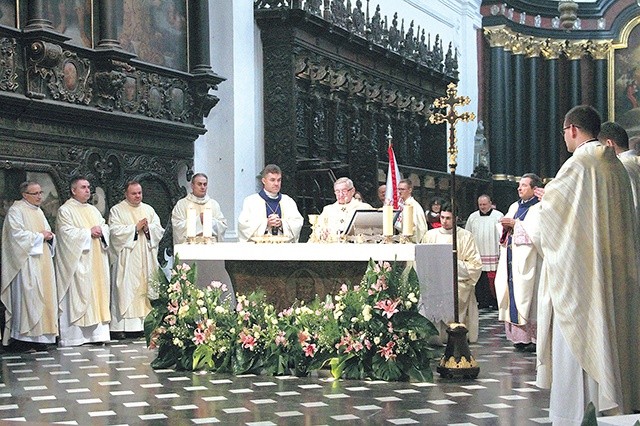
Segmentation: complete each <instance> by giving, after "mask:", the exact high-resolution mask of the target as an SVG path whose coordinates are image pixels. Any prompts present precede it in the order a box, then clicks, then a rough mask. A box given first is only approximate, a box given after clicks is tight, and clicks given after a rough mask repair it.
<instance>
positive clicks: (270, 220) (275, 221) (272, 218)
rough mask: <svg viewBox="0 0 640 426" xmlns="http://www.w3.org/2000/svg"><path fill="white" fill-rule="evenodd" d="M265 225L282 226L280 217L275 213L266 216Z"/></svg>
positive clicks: (271, 226)
mask: <svg viewBox="0 0 640 426" xmlns="http://www.w3.org/2000/svg"><path fill="white" fill-rule="evenodd" d="M267 226H268V227H270V228H280V227H282V219H280V216H278V215H277V214H275V213H272V214H270V215H269V216H267Z"/></svg>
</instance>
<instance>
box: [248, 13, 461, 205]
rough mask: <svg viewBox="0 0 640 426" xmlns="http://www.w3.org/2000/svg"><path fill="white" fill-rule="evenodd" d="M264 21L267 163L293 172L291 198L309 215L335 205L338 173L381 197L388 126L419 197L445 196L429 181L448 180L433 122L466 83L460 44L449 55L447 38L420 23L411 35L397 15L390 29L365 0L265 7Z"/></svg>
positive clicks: (441, 133)
mask: <svg viewBox="0 0 640 426" xmlns="http://www.w3.org/2000/svg"><path fill="white" fill-rule="evenodd" d="M346 3H347V4H348V5H350V4H351V2H346ZM323 4H324V7H323V8H322V5H323ZM255 17H256V21H257V23H258V25H259V27H260V30H261V37H262V43H263V52H264V53H263V56H264V105H265V156H266V159H265V161H266V162H267V163H271V162H273V163H277V164H279V165H280V167H281V168H282V169H283V171H284V172H285V173H286V174H287V178H286V179H285V180H284V191H285V192H288V193H289V194H291V195H293V196H295V197H296V199H297V201H298V204H299V208H300V210H301V212H302V213H303V214H304V215H305V216H306V214H309V213H317V212H318V211H319V210H321V209H322V207H323V206H324V205H326V204H329V203H332V202H334V201H335V198H334V196H333V188H332V186H331V177H332V174H331V173H333V175H335V176H336V177H340V176H348V177H350V178H351V179H353V181H354V183H355V184H356V188H357V190H358V191H360V192H361V193H362V194H363V195H364V198H365V200H368V201H374V200H376V189H377V186H378V183H379V180H380V176H382V175H384V173H386V169H387V161H388V156H387V145H388V141H387V135H388V130H387V129H389V128H390V129H391V132H392V136H393V145H394V150H395V154H396V158H397V160H398V163H399V164H401V172H403V174H405V176H407V175H409V174H411V173H413V174H415V175H417V176H418V177H419V179H420V185H418V188H416V189H417V190H416V191H414V195H416V198H418V199H419V200H420V201H422V202H425V201H426V198H427V197H428V196H429V195H433V193H437V192H439V191H440V185H435V186H434V187H431V188H428V189H427V188H423V183H425V182H426V181H427V176H429V177H430V178H431V180H433V178H434V177H435V178H436V180H437V179H440V178H445V176H446V171H447V168H446V134H445V132H446V128H445V127H444V126H442V125H432V124H429V123H428V120H427V118H428V116H429V114H430V108H431V104H432V102H433V100H434V99H435V98H436V97H439V96H443V95H444V94H445V90H446V86H447V84H448V83H450V82H451V81H456V79H457V60H456V56H457V52H454V51H452V49H451V45H449V48H448V50H447V49H443V43H442V40H440V37H439V36H438V35H435V36H432V35H428V38H427V35H426V34H425V31H424V30H420V29H419V28H418V29H417V32H416V30H415V29H414V26H413V22H412V23H411V25H410V26H408V27H409V28H408V29H407V30H406V31H405V29H404V23H403V24H402V26H401V27H399V26H398V19H397V14H396V16H394V19H393V21H392V22H391V23H388V22H384V21H383V20H382V19H381V14H380V9H379V7H378V8H377V9H376V12H375V13H374V14H373V15H372V16H371V17H370V14H369V11H368V10H367V11H366V13H365V11H363V10H362V2H360V1H357V2H355V8H353V10H348V9H347V6H345V2H343V1H331V2H326V1H325V2H324V3H323V2H320V1H304V2H301V1H297V2H296V1H293V2H284V1H256V2H255ZM432 37H433V38H432ZM445 52H446V53H445ZM445 179H446V178H445ZM445 186H446V185H445Z"/></svg>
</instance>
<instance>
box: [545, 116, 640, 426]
mask: <svg viewBox="0 0 640 426" xmlns="http://www.w3.org/2000/svg"><path fill="white" fill-rule="evenodd" d="M562 129H563V130H562V131H563V134H564V141H565V143H566V146H567V149H568V151H569V152H572V153H573V156H572V157H570V158H569V159H568V160H567V161H566V162H565V163H564V164H563V165H562V167H561V168H560V170H559V171H558V173H557V174H556V177H555V178H554V179H553V180H552V181H551V182H550V183H548V184H547V186H546V187H545V188H544V190H542V189H538V190H536V195H538V196H542V202H541V210H540V224H541V232H540V246H541V249H542V254H543V256H544V260H543V262H542V271H541V276H540V290H539V292H538V342H537V364H538V366H537V379H536V383H537V385H538V386H539V387H543V388H549V387H551V394H550V399H549V402H550V403H549V417H550V418H551V420H552V421H553V424H554V425H563V426H564V425H580V424H581V420H582V418H583V413H584V411H585V408H586V406H587V404H588V403H589V402H593V404H594V405H595V408H596V412H598V413H601V414H623V413H632V412H633V411H634V410H638V409H640V386H638V384H639V383H640V365H639V364H638V362H637V361H636V360H637V354H638V352H639V351H640V334H639V333H638V330H640V316H639V315H638V314H637V310H638V306H640V287H639V284H638V264H637V262H636V255H635V253H636V252H637V249H638V243H637V237H638V231H637V227H636V221H635V220H634V217H633V209H634V207H633V196H632V193H631V184H630V181H629V175H628V174H627V172H626V170H625V168H624V166H623V165H622V163H621V162H620V160H618V158H617V157H616V154H615V152H614V150H613V149H612V148H610V147H606V146H603V145H602V144H600V142H598V141H597V140H596V139H595V137H596V135H597V134H598V132H599V130H600V115H599V113H598V112H597V111H596V110H595V109H594V108H592V107H590V106H585V105H581V106H577V107H574V108H573V109H571V110H570V111H569V112H568V113H567V114H566V115H565V118H564V123H563V126H562Z"/></svg>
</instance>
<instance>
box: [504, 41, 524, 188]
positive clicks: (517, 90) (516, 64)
mask: <svg viewBox="0 0 640 426" xmlns="http://www.w3.org/2000/svg"><path fill="white" fill-rule="evenodd" d="M512 52H513V56H512V62H513V73H512V75H513V84H512V90H513V96H512V98H513V111H512V114H513V115H512V116H513V127H512V128H511V131H512V133H511V134H512V137H511V138H509V139H508V140H510V141H512V146H513V151H512V152H513V167H512V169H511V170H510V171H511V173H510V174H513V175H514V176H515V177H516V179H517V178H518V177H520V176H522V175H523V173H524V169H525V164H524V163H525V154H524V153H525V149H526V141H525V128H526V125H525V122H526V117H525V116H526V115H527V113H526V105H528V96H527V95H528V94H527V90H526V87H525V83H524V81H525V78H524V77H525V68H524V53H525V51H524V46H523V45H522V44H521V43H516V44H514V45H513V46H512Z"/></svg>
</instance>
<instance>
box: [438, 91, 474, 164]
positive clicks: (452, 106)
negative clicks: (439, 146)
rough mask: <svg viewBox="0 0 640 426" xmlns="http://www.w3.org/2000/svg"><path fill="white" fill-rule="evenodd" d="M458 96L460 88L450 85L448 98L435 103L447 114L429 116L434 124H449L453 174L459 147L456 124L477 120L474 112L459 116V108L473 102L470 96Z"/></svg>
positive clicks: (449, 151)
mask: <svg viewBox="0 0 640 426" xmlns="http://www.w3.org/2000/svg"><path fill="white" fill-rule="evenodd" d="M457 94H458V86H456V85H455V84H454V83H449V85H448V86H447V96H443V97H441V98H437V99H435V100H434V101H433V106H434V107H436V108H438V109H443V108H444V109H446V114H442V113H440V112H435V113H433V114H431V115H430V116H429V121H430V122H431V123H432V124H440V123H449V149H448V150H447V152H448V153H449V170H450V171H451V173H455V171H456V167H457V166H458V164H457V161H456V159H457V156H458V147H457V146H456V142H457V138H456V123H457V122H458V120H462V121H471V120H474V119H475V118H476V115H475V114H474V113H472V112H463V113H462V114H458V113H457V111H456V107H457V106H465V105H469V102H471V100H470V99H469V97H468V96H456V95H457Z"/></svg>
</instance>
